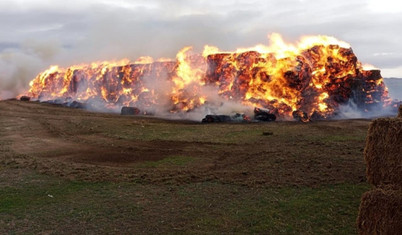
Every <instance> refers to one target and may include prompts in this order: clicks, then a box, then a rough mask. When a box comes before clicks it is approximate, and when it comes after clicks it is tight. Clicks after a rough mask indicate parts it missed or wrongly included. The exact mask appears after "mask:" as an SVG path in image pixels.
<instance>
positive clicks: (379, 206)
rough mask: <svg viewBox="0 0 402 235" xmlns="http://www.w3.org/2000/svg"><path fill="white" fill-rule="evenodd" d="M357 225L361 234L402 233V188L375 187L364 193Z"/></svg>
mask: <svg viewBox="0 0 402 235" xmlns="http://www.w3.org/2000/svg"><path fill="white" fill-rule="evenodd" d="M357 227H358V229H359V234H400V233H401V231H402V190H400V189H399V190H393V189H374V190H372V191H368V192H366V193H364V194H363V196H362V201H361V204H360V209H359V216H358V218H357Z"/></svg>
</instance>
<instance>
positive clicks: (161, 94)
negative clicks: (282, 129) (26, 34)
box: [28, 35, 396, 122]
mask: <svg viewBox="0 0 402 235" xmlns="http://www.w3.org/2000/svg"><path fill="white" fill-rule="evenodd" d="M273 39H274V43H273V45H272V46H270V47H261V46H260V47H256V48H253V49H244V50H238V51H236V52H221V51H219V49H217V48H213V47H209V46H206V47H205V49H204V52H203V53H202V55H199V54H192V53H191V50H190V49H191V48H184V49H182V50H181V51H180V52H179V53H178V54H177V58H176V61H157V62H152V61H149V62H144V60H139V62H134V63H129V62H128V61H120V62H116V63H111V62H103V63H93V64H91V65H78V66H71V67H69V68H67V69H64V68H59V67H58V66H52V67H51V68H49V69H48V70H46V71H44V72H43V73H41V74H39V75H38V76H37V77H36V78H35V79H34V80H32V81H31V83H30V86H31V88H30V90H29V92H28V95H29V96H31V97H32V98H34V99H38V100H54V99H65V98H66V97H71V98H72V99H73V100H75V101H78V102H83V103H87V104H89V103H91V102H92V101H93V100H97V101H99V102H98V105H100V106H102V107H103V108H104V109H114V110H116V109H119V108H120V107H122V106H127V107H137V108H138V109H140V110H141V111H143V112H145V113H148V112H154V111H155V110H157V112H156V113H157V115H158V114H161V113H167V114H170V115H179V116H183V114H186V113H188V112H192V111H195V110H200V108H201V107H205V106H211V105H213V104H216V103H222V102H234V103H238V104H239V105H241V106H243V107H249V108H250V109H251V110H252V108H253V107H262V108H259V109H255V110H254V113H255V119H256V120H260V121H274V120H276V119H279V120H292V119H296V120H299V121H303V122H306V121H309V120H316V119H328V118H333V117H335V116H337V115H338V113H339V110H340V107H341V106H342V105H347V104H349V103H353V104H355V105H356V108H357V109H358V110H359V111H361V112H370V111H371V110H377V109H381V108H383V107H391V106H395V107H396V105H394V104H393V103H392V101H391V100H390V98H389V96H388V91H387V88H386V87H385V85H384V82H383V79H382V77H381V74H380V71H379V70H369V71H367V70H364V68H363V66H362V65H361V63H360V62H359V61H358V60H357V57H356V56H355V54H354V53H353V51H352V49H351V48H350V46H349V45H347V44H346V43H344V42H342V41H339V40H336V39H334V38H331V37H326V36H317V37H306V38H304V39H303V40H301V41H300V42H299V43H298V44H297V45H292V44H286V43H285V42H283V41H282V39H281V38H280V36H279V35H273ZM275 45H276V46H277V47H275ZM278 45H279V46H278ZM99 103H100V104H99ZM266 110H268V111H266ZM231 111H232V112H233V111H234V112H236V111H237V112H238V110H231ZM204 115H205V113H204ZM204 119H205V120H206V121H207V122H218V121H223V120H229V119H230V120H233V117H230V116H227V115H223V116H222V115H207V117H205V118H204ZM239 119H241V118H239ZM235 120H237V118H236V119H235Z"/></svg>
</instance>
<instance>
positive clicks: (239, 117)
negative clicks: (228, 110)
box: [201, 113, 250, 123]
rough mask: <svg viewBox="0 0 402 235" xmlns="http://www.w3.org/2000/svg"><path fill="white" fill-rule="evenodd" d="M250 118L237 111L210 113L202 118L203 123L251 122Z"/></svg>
mask: <svg viewBox="0 0 402 235" xmlns="http://www.w3.org/2000/svg"><path fill="white" fill-rule="evenodd" d="M249 121H250V118H249V117H247V116H246V115H245V114H242V113H236V114H235V115H232V116H229V115H212V114H208V115H207V116H205V118H203V119H202V120H201V122H202V123H213V122H249Z"/></svg>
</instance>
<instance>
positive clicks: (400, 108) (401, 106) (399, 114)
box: [398, 104, 402, 118]
mask: <svg viewBox="0 0 402 235" xmlns="http://www.w3.org/2000/svg"><path fill="white" fill-rule="evenodd" d="M398 117H399V118H402V104H401V105H399V113H398Z"/></svg>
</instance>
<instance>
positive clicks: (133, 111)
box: [121, 107, 140, 115]
mask: <svg viewBox="0 0 402 235" xmlns="http://www.w3.org/2000/svg"><path fill="white" fill-rule="evenodd" d="M138 114H140V110H139V109H138V108H136V107H122V108H121V115H138Z"/></svg>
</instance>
